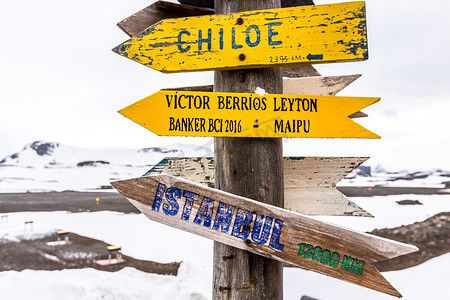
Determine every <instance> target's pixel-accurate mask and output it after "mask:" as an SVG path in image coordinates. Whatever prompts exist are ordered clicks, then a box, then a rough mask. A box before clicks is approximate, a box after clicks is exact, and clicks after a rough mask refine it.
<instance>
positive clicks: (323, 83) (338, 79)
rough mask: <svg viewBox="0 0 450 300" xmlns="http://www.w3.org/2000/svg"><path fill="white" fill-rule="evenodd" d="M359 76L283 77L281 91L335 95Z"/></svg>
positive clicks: (197, 88)
mask: <svg viewBox="0 0 450 300" xmlns="http://www.w3.org/2000/svg"><path fill="white" fill-rule="evenodd" d="M359 77H361V75H360V74H356V75H341V76H312V77H302V78H284V79H283V93H284V94H295V95H318V96H335V95H336V94H337V93H339V92H340V91H342V90H343V89H344V88H346V87H347V86H348V85H350V84H351V83H352V82H353V81H355V80H356V79H358V78H359ZM163 90H164V91H194V92H212V91H213V86H212V85H201V86H189V87H177V88H168V89H163ZM348 117H349V118H362V117H367V114H365V113H363V112H362V111H358V112H355V113H353V114H351V115H349V116H348Z"/></svg>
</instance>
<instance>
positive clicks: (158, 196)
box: [152, 183, 166, 211]
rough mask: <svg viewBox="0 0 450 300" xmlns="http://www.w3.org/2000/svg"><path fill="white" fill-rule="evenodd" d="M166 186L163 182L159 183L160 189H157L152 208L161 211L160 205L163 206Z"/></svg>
mask: <svg viewBox="0 0 450 300" xmlns="http://www.w3.org/2000/svg"><path fill="white" fill-rule="evenodd" d="M165 189H166V186H165V185H164V184H162V183H160V184H159V185H158V189H157V190H156V195H155V200H154V201H153V206H152V210H154V211H159V207H160V206H161V201H162V196H163V195H164V190H165Z"/></svg>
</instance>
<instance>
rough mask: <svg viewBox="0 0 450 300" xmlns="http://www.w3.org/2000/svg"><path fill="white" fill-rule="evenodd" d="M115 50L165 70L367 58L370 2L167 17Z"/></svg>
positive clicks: (157, 68) (279, 64) (144, 63)
mask: <svg viewBox="0 0 450 300" xmlns="http://www.w3.org/2000/svg"><path fill="white" fill-rule="evenodd" d="M305 20H307V21H308V22H307V25H305ZM113 51H114V52H116V53H118V54H120V55H122V56H124V57H127V58H130V59H132V60H134V61H136V62H139V63H141V64H143V65H146V66H148V67H150V68H153V69H155V70H158V71H161V72H165V73H170V72H189V71H205V70H225V69H228V70H229V69H238V68H246V69H248V68H261V67H276V66H287V65H300V64H315V63H330V62H342V61H359V60H366V59H367V58H368V48H367V33H366V20H365V3H364V2H361V1H360V2H348V3H338V4H327V5H311V6H301V7H287V8H280V9H268V10H257V11H248V12H242V13H234V14H225V15H209V16H198V17H187V18H180V19H165V20H162V21H160V22H158V23H157V24H154V25H152V26H150V27H149V28H147V29H145V30H144V31H142V32H140V33H139V34H137V35H135V36H133V37H132V38H131V39H129V40H128V41H126V42H124V43H122V44H121V45H119V46H117V47H115V48H114V49H113Z"/></svg>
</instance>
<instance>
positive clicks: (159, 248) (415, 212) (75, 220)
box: [0, 195, 450, 300]
mask: <svg viewBox="0 0 450 300" xmlns="http://www.w3.org/2000/svg"><path fill="white" fill-rule="evenodd" d="M406 198H408V199H409V198H414V199H417V200H419V201H420V202H422V203H423V205H414V206H401V205H398V204H396V203H395V201H397V200H402V199H406ZM352 200H354V201H355V202H357V204H358V205H361V206H364V207H366V208H367V209H368V210H369V211H370V212H371V213H373V214H374V215H375V218H358V217H317V218H319V219H321V220H324V221H329V222H332V223H336V224H340V225H342V226H345V227H349V228H352V229H356V230H360V231H370V230H372V229H375V228H383V227H393V226H399V225H402V224H410V223H413V222H416V221H422V220H424V219H426V218H428V217H430V216H432V215H434V214H436V213H438V212H441V211H450V196H448V195H439V196H437V195H431V196H430V195H427V196H423V195H422V196H417V195H395V196H383V197H365V198H352ZM28 220H33V221H34V229H33V232H30V231H25V230H24V222H25V221H28ZM0 225H1V226H0V237H2V239H13V240H16V239H23V238H32V236H42V235H44V234H46V233H49V232H54V231H55V230H59V229H64V230H69V231H71V232H74V233H77V234H80V235H84V236H87V237H91V238H95V239H99V240H103V241H105V242H107V243H109V244H114V245H121V246H122V247H123V252H124V254H126V255H129V256H132V257H135V258H137V259H147V260H154V261H158V262H172V261H182V262H183V263H182V264H181V268H180V272H179V275H178V276H177V277H173V276H164V275H154V274H145V273H143V272H141V271H139V270H136V269H133V268H125V269H123V270H121V271H119V272H116V273H108V272H103V271H97V270H91V269H82V270H63V271H31V270H26V271H22V272H15V271H7V272H0V291H2V295H8V297H6V298H5V299H29V298H30V297H32V296H33V295H39V297H38V299H80V295H82V297H81V298H83V299H209V298H210V295H211V278H212V253H213V250H212V245H213V242H212V241H210V240H207V239H205V238H202V237H199V236H196V235H193V234H190V233H185V232H182V231H180V230H177V229H174V228H171V227H167V226H165V225H162V224H159V223H156V222H152V221H150V220H148V219H147V218H146V217H145V216H143V215H142V214H124V213H118V212H110V211H102V212H91V213H67V212H61V211H58V212H19V213H10V214H9V217H8V222H7V223H6V222H5V221H4V222H3V223H2V224H0ZM449 263H450V254H446V255H442V256H440V257H437V258H434V259H432V260H430V261H428V262H426V263H424V264H422V265H419V266H417V267H413V268H410V269H406V270H401V271H392V272H385V273H383V274H384V275H385V276H386V278H387V279H388V280H389V281H390V282H391V283H392V284H393V286H394V287H396V288H397V289H398V290H399V291H400V292H401V293H402V294H403V295H404V299H424V298H427V299H440V298H443V297H444V295H445V294H446V293H447V291H446V287H447V286H448V285H449V284H450V268H449V267H448V266H449V265H450V264H449ZM446 266H447V267H446ZM43 279H44V280H43ZM12 283H14V284H12ZM17 286H27V289H19V291H18V289H17ZM424 286H425V287H427V288H426V289H424V288H423V287H424ZM324 287H326V288H324ZM284 293H285V299H300V297H301V296H302V295H309V296H311V297H315V298H318V299H324V300H326V299H394V298H393V297H391V296H387V295H384V294H381V293H378V292H375V291H372V290H369V289H366V288H362V287H358V286H356V285H353V284H349V283H345V282H342V281H340V280H337V279H334V278H330V277H327V276H324V275H320V274H316V273H314V272H310V271H305V270H301V269H294V268H285V270H284ZM9 296H11V297H9Z"/></svg>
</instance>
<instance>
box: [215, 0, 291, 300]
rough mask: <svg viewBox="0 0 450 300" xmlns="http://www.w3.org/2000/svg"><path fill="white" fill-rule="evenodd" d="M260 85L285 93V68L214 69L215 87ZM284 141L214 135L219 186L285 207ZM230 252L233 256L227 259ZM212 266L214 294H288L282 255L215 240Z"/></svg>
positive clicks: (241, 297) (267, 2)
mask: <svg viewBox="0 0 450 300" xmlns="http://www.w3.org/2000/svg"><path fill="white" fill-rule="evenodd" d="M277 7H280V2H279V0H264V1H258V0H248V1H237V0H233V1H226V0H216V1H215V13H216V14H229V13H235V12H243V11H250V10H255V9H256V10H262V9H270V8H277ZM256 87H261V88H264V89H265V90H266V92H268V93H282V92H283V87H282V69H281V68H270V69H252V70H248V69H247V70H236V71H216V72H214V91H216V92H250V91H254V90H255V89H256ZM282 147H283V143H282V140H281V139H279V138H275V139H265V138H259V139H255V138H215V139H214V157H215V186H216V187H217V188H219V189H221V190H224V191H228V192H232V193H234V194H237V195H241V196H246V197H252V198H253V199H258V201H260V202H264V203H268V204H271V205H276V206H279V207H283V205H284V195H283V193H284V192H283V160H282V156H283V149H282ZM226 257H232V259H227V260H224V258H226ZM213 266H214V269H213V292H212V298H213V299H215V300H216V299H223V300H225V299H226V300H230V299H232V300H247V299H248V300H251V299H274V300H281V299H283V264H282V263H281V262H279V261H276V260H273V259H270V258H267V257H262V256H258V255H256V254H254V253H252V252H248V251H245V250H242V248H241V249H239V248H238V247H237V248H235V247H233V246H230V245H228V244H224V243H222V242H215V243H214V256H213ZM224 288H227V289H226V290H224Z"/></svg>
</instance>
